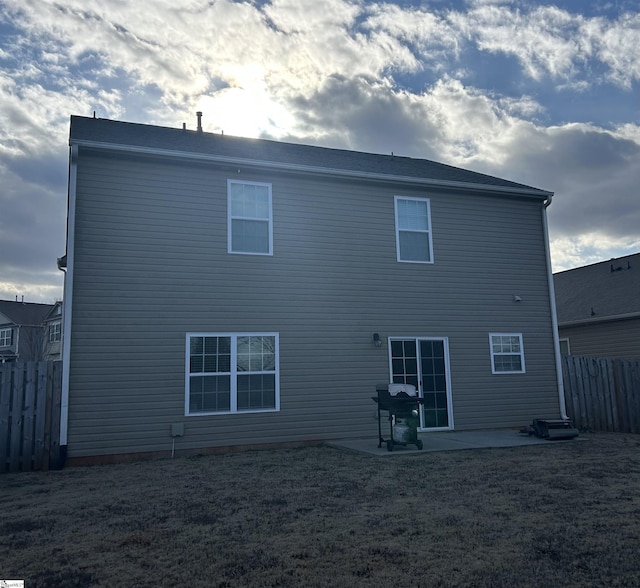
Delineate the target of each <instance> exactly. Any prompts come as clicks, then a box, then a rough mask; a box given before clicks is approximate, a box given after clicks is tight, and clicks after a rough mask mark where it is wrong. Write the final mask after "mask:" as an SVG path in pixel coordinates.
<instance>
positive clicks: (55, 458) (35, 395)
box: [0, 361, 62, 473]
mask: <svg viewBox="0 0 640 588" xmlns="http://www.w3.org/2000/svg"><path fill="white" fill-rule="evenodd" d="M61 394H62V363H61V362H59V361H39V362H36V361H32V362H26V363H22V362H18V363H4V364H0V459H1V460H2V463H1V464H0V473H2V472H16V471H20V470H22V471H27V470H48V469H49V468H58V467H59V466H60V399H61Z"/></svg>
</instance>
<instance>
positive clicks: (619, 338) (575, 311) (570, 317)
mask: <svg viewBox="0 0 640 588" xmlns="http://www.w3.org/2000/svg"><path fill="white" fill-rule="evenodd" d="M553 281H554V284H555V292H556V305H557V312H558V328H559V336H560V341H561V349H562V352H563V353H564V354H571V355H587V356H592V357H613V358H632V359H640V253H635V254H634V255H628V256H626V257H619V258H617V259H611V260H609V261H602V262H600V263H594V264H593V265H587V266H584V267H579V268H576V269H572V270H567V271H564V272H559V273H557V274H554V276H553Z"/></svg>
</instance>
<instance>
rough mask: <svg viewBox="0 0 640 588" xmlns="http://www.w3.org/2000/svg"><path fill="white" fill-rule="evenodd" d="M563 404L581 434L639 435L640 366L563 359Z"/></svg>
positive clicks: (623, 362)
mask: <svg viewBox="0 0 640 588" xmlns="http://www.w3.org/2000/svg"><path fill="white" fill-rule="evenodd" d="M562 374H563V379H564V393H565V402H566V405H567V412H568V414H569V416H570V417H571V419H572V420H573V422H574V425H575V426H576V427H577V428H579V429H582V430H590V431H611V432H621V433H640V362H638V361H629V360H622V359H604V358H596V357H574V356H570V355H569V356H564V357H563V358H562Z"/></svg>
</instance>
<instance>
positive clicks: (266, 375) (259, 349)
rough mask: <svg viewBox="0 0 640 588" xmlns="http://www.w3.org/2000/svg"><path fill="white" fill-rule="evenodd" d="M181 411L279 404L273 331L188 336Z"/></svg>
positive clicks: (274, 406)
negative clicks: (182, 408)
mask: <svg viewBox="0 0 640 588" xmlns="http://www.w3.org/2000/svg"><path fill="white" fill-rule="evenodd" d="M186 387H187V389H186V414H187V415H196V414H221V413H230V412H231V413H234V412H267V411H277V410H279V409H280V398H279V395H280V385H279V376H278V334H277V333H267V334H264V333H257V334H227V333H224V334H218V333H190V334H188V335H187V382H186Z"/></svg>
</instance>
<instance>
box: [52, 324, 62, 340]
mask: <svg viewBox="0 0 640 588" xmlns="http://www.w3.org/2000/svg"><path fill="white" fill-rule="evenodd" d="M61 338H62V323H60V322H56V323H51V324H50V325H49V343H57V342H58V341H60V339H61Z"/></svg>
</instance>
